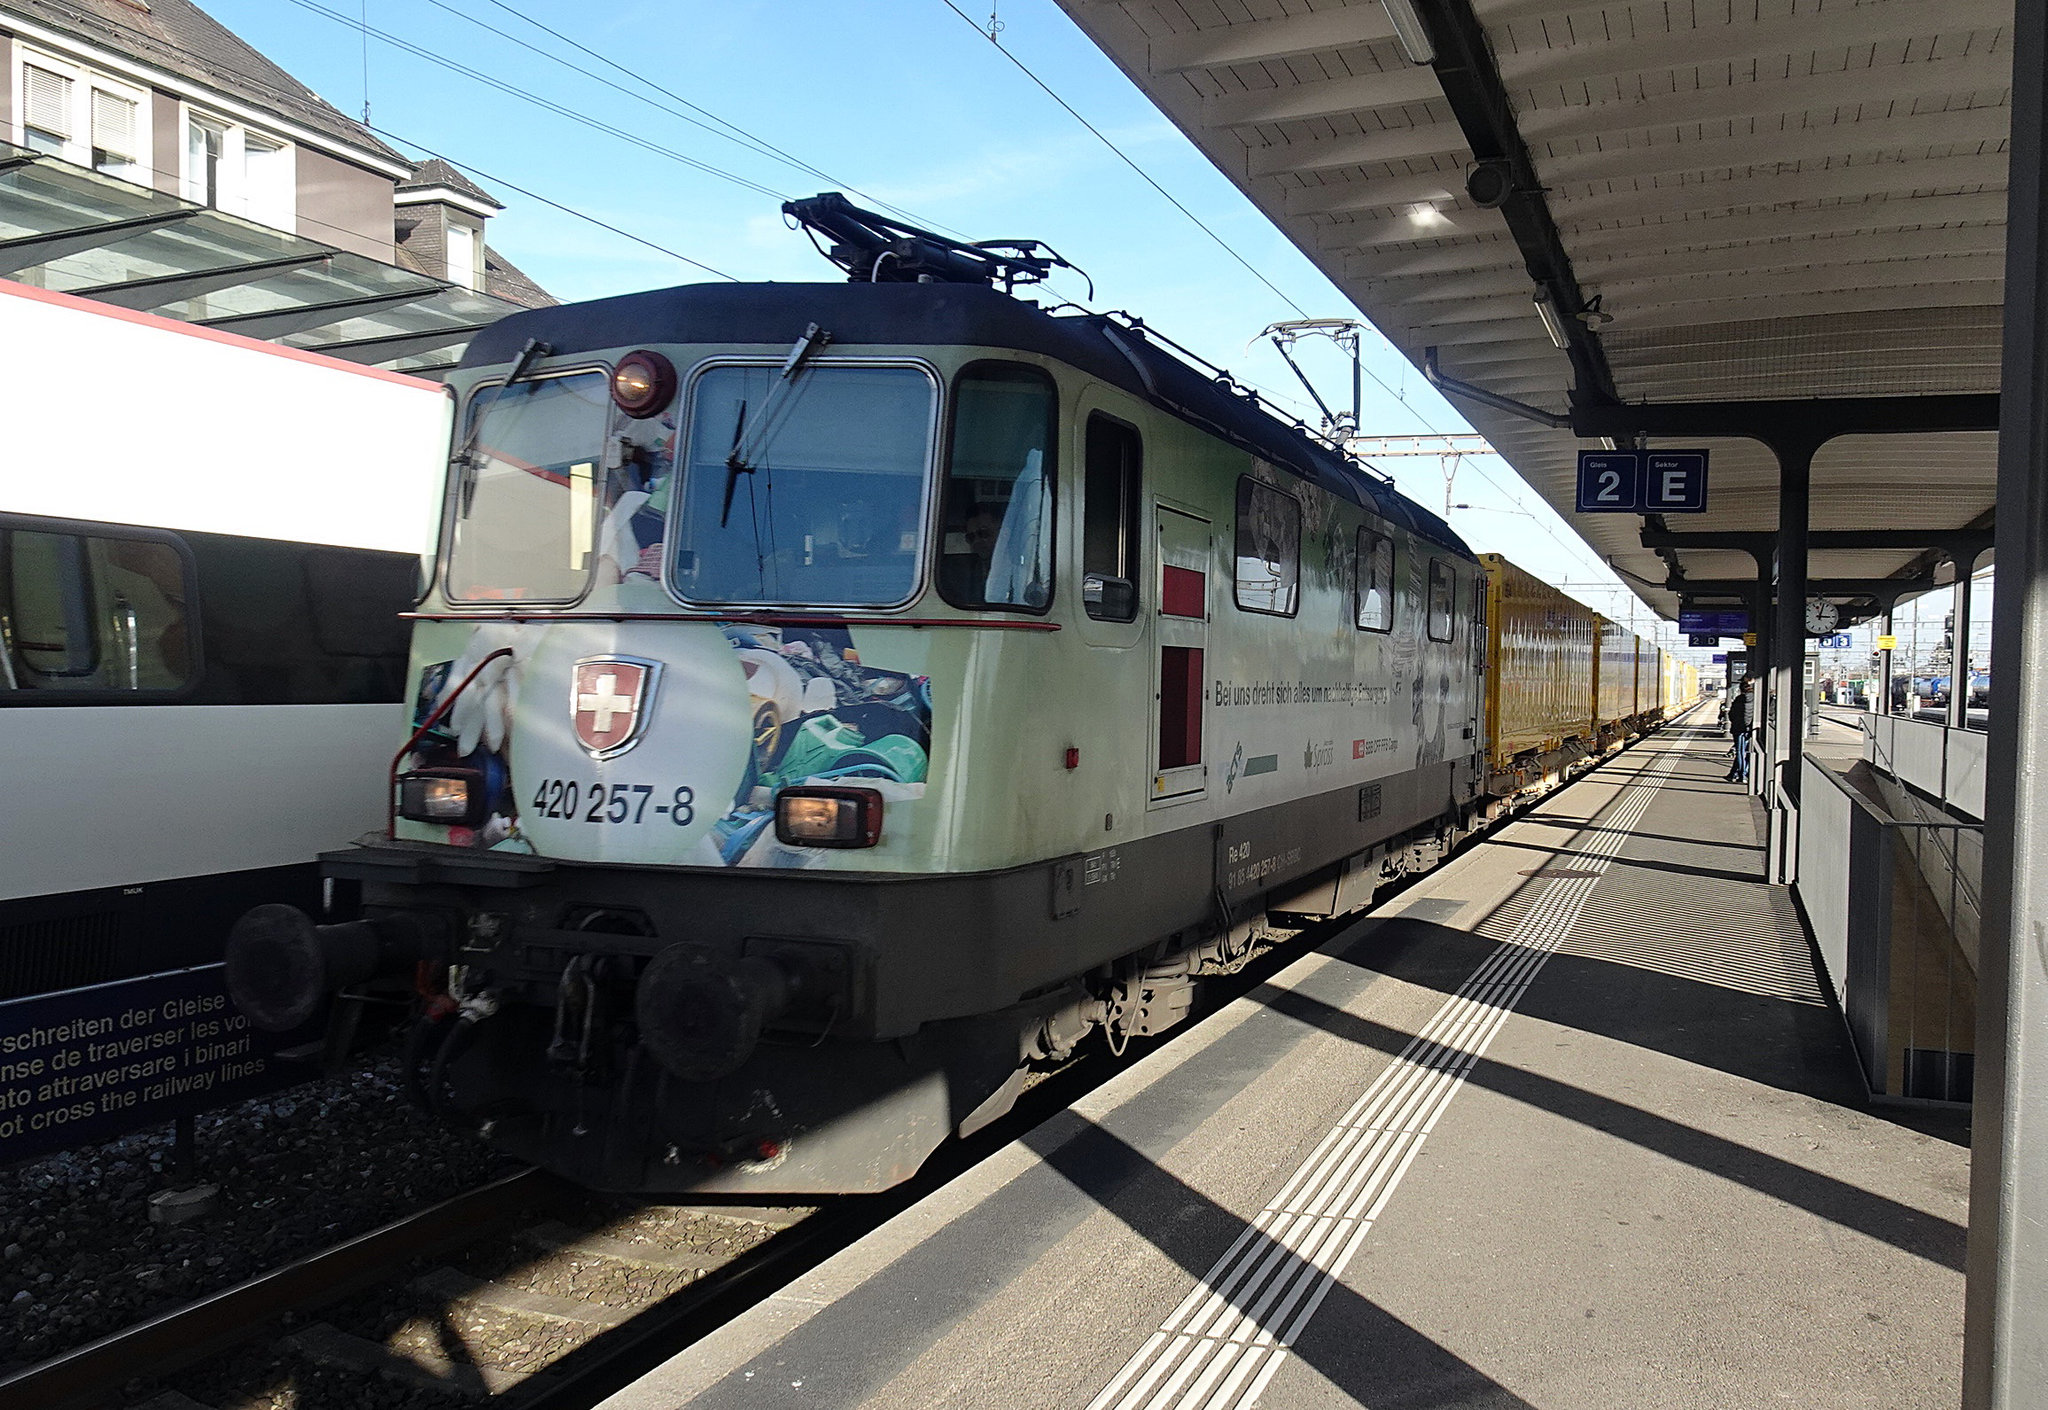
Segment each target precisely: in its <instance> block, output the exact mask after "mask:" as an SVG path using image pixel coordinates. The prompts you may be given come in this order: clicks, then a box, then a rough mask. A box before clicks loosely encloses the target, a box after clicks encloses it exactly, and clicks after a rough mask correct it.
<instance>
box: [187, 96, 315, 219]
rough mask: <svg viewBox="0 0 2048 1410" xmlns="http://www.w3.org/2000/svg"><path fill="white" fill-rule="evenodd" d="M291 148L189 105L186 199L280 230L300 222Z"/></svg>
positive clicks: (279, 141) (275, 139)
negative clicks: (298, 220) (298, 219)
mask: <svg viewBox="0 0 2048 1410" xmlns="http://www.w3.org/2000/svg"><path fill="white" fill-rule="evenodd" d="M295 168H296V158H295V156H294V153H293V149H292V147H291V146H290V145H289V144H288V143H286V142H283V141H281V140H279V139H277V138H275V137H267V136H265V135H264V134H262V133H260V132H253V131H251V130H250V129H249V128H247V127H245V126H243V125H242V124H240V123H237V122H231V121H229V120H228V119H227V118H224V117H220V116H217V115H215V114H213V113H209V112H205V111H203V110H201V109H199V108H193V107H187V108H186V109H185V170H184V173H183V176H184V196H185V199H186V200H188V201H191V202H193V203H195V204H197V205H202V206H209V207H211V208H212V209H214V210H219V211H226V212H228V213H229V214H230V215H241V216H247V217H248V218H249V219H250V220H255V221H261V222H262V223H263V224H265V225H269V226H274V227H275V228H277V229H279V230H291V229H292V228H293V227H294V226H295V225H296V224H297V200H296V194H297V193H296V190H295V187H296V184H297V183H296V180H295Z"/></svg>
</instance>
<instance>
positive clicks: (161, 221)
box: [0, 206, 206, 274]
mask: <svg viewBox="0 0 2048 1410" xmlns="http://www.w3.org/2000/svg"><path fill="white" fill-rule="evenodd" d="M205 209H206V208H205V207H204V206H187V207H181V208H180V209H178V210H173V211H152V212H150V213H149V214H148V215H135V216H130V217H128V218H127V219H126V220H103V221H100V222H98V223H97V224H94V225H74V226H71V227H70V228H68V229H65V230H52V231H48V232H46V233H45V234H41V235H18V236H16V237H15V238H14V239H12V240H0V274H13V273H16V272H17V271H20V270H23V269H27V268H28V267H29V266H30V265H35V264H48V263H50V262H51V261H52V260H60V259H63V258H64V257H65V256H66V255H75V254H79V253H81V252H83V251H85V250H97V249H99V248H100V247H101V246H103V245H113V244H118V243H120V242H121V241H123V240H126V239H127V238H128V237H129V236H131V235H139V234H141V233H142V232H143V231H145V230H154V229H156V228H157V227H158V226H160V225H171V224H174V223H175V222H177V221H180V220H190V219H191V218H192V217H193V216H195V215H200V214H203V213H204V212H205Z"/></svg>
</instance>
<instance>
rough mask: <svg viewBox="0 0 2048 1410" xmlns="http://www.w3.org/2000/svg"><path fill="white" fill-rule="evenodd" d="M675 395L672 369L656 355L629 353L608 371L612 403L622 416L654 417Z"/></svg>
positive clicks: (668, 363) (665, 360)
mask: <svg viewBox="0 0 2048 1410" xmlns="http://www.w3.org/2000/svg"><path fill="white" fill-rule="evenodd" d="M675 394H676V366H675V364H674V363H672V362H670V361H669V360H668V359H667V358H665V357H663V356H662V355H661V354H660V353H658V352H647V351H645V350H644V349H643V350H642V351H640V352H630V353H627V354H626V355H625V356H624V357H622V358H620V359H619V365H618V367H617V368H615V369H614V370H613V372H612V400H613V401H615V402H617V403H618V406H619V410H621V411H623V412H625V413H626V415H628V416H631V417H635V418H640V417H647V416H654V415H656V414H658V413H659V412H661V411H662V410H663V409H664V408H666V407H667V406H668V404H669V402H671V401H672V400H674V399H675Z"/></svg>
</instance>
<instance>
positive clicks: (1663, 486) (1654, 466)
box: [1578, 450, 1707, 514]
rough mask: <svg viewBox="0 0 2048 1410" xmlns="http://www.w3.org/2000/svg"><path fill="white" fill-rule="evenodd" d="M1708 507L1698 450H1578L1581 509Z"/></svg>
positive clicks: (1703, 457)
mask: <svg viewBox="0 0 2048 1410" xmlns="http://www.w3.org/2000/svg"><path fill="white" fill-rule="evenodd" d="M1706 507H1707V452H1705V451H1703V450H1582V451H1580V452H1579V496H1578V510H1579V513H1581V514H1700V513H1704V512H1705V511H1706Z"/></svg>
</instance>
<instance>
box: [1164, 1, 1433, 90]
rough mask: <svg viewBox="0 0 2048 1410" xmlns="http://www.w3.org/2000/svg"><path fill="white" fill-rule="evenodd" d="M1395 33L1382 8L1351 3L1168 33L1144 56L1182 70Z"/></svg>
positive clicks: (1267, 57) (1253, 60)
mask: <svg viewBox="0 0 2048 1410" xmlns="http://www.w3.org/2000/svg"><path fill="white" fill-rule="evenodd" d="M1393 37H1394V26H1393V22H1392V21H1390V20H1389V19H1388V18H1387V12H1386V11H1385V10H1384V9H1383V8H1381V7H1380V6H1378V5H1352V6H1348V7H1344V8H1340V9H1334V10H1311V11H1309V12H1308V13H1307V14H1301V15H1279V16H1276V17H1274V18H1272V19H1266V20H1252V21H1250V22H1249V23H1246V24H1231V25H1221V26H1214V27H1211V28H1208V29H1199V30H1195V31H1194V32H1193V33H1190V34H1175V35H1169V36H1167V37H1165V38H1162V39H1155V40H1153V41H1152V42H1151V44H1150V46H1149V52H1148V53H1147V56H1146V59H1147V67H1149V68H1150V69H1151V71H1152V72H1153V73H1185V72H1187V71H1188V70H1190V69H1211V68H1222V67H1225V66H1227V65H1231V64H1262V63H1266V62H1268V61H1269V60H1273V59H1291V58H1294V57H1295V56H1297V55H1300V54H1314V53H1319V52H1321V51H1323V50H1325V49H1348V48H1352V47H1355V46H1357V45H1361V44H1374V43H1377V42H1379V41H1380V40H1383V39H1392V38H1393Z"/></svg>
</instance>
